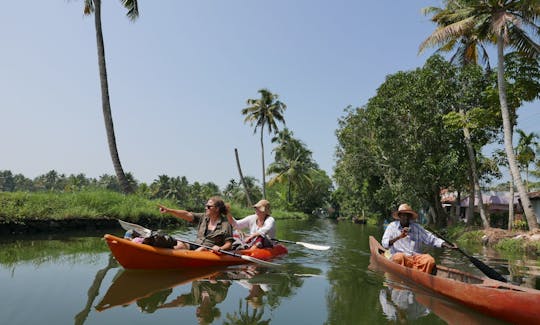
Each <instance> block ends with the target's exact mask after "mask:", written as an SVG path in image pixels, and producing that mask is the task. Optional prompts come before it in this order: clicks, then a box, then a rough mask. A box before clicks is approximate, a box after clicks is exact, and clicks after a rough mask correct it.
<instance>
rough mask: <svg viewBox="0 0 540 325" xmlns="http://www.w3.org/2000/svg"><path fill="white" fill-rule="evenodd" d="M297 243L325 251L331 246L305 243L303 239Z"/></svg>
mask: <svg viewBox="0 0 540 325" xmlns="http://www.w3.org/2000/svg"><path fill="white" fill-rule="evenodd" d="M296 244H298V245H302V246H304V247H305V248H309V249H315V250H318V251H325V250H328V249H330V246H324V245H315V244H310V243H304V242H301V241H298V242H296Z"/></svg>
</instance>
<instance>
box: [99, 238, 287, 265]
mask: <svg viewBox="0 0 540 325" xmlns="http://www.w3.org/2000/svg"><path fill="white" fill-rule="evenodd" d="M104 238H105V241H106V242H107V245H109V249H110V250H111V252H112V254H113V255H114V257H115V258H116V260H117V261H118V263H120V265H122V266H123V267H124V268H126V269H145V270H165V269H183V268H190V267H212V266H228V265H237V264H246V263H250V262H257V261H261V262H262V261H268V260H270V259H273V258H275V257H277V256H280V255H285V254H287V252H288V251H287V248H286V247H285V246H283V245H279V244H278V245H275V246H274V247H272V248H258V249H254V250H242V251H234V254H232V255H236V256H231V255H229V254H231V253H229V254H223V253H222V254H216V253H214V252H211V251H202V252H197V251H191V250H184V249H170V248H158V247H154V246H150V245H145V244H140V243H136V242H132V241H131V240H129V239H124V238H120V237H116V236H113V235H109V234H107V235H105V236H104Z"/></svg>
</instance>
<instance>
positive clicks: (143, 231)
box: [118, 220, 152, 238]
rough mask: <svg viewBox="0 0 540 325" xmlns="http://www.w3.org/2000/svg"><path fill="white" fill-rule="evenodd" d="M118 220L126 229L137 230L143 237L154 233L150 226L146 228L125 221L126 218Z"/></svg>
mask: <svg viewBox="0 0 540 325" xmlns="http://www.w3.org/2000/svg"><path fill="white" fill-rule="evenodd" d="M118 222H120V226H121V227H122V228H124V230H135V231H136V232H138V233H139V234H140V235H141V236H142V237H145V238H146V237H150V234H152V230H150V229H148V228H145V227H143V226H141V225H138V224H135V223H131V222H127V221H124V220H118Z"/></svg>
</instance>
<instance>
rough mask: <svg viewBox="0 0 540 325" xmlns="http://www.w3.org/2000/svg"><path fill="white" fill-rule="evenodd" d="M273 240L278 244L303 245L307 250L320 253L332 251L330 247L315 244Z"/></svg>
mask: <svg viewBox="0 0 540 325" xmlns="http://www.w3.org/2000/svg"><path fill="white" fill-rule="evenodd" d="M272 240H275V241H277V242H282V243H289V244H298V245H302V246H304V247H306V248H309V249H316V250H318V251H325V250H327V249H330V246H323V245H315V244H310V243H304V242H301V241H291V240H285V239H276V238H272Z"/></svg>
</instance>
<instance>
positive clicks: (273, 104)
mask: <svg viewBox="0 0 540 325" xmlns="http://www.w3.org/2000/svg"><path fill="white" fill-rule="evenodd" d="M258 92H259V94H261V97H260V98H257V99H248V100H247V104H248V105H249V106H248V107H246V108H244V109H242V115H245V119H244V123H246V122H249V123H250V125H251V126H255V128H254V130H253V133H257V129H259V128H260V131H261V160H262V180H263V181H262V189H263V198H266V176H265V175H266V167H265V164H264V139H263V134H264V132H263V131H264V127H265V126H266V127H267V129H268V133H270V134H275V133H277V132H278V131H279V129H278V126H277V123H278V122H281V123H284V124H285V118H284V117H283V113H284V111H285V109H287V106H286V105H285V104H284V103H282V102H281V101H279V100H278V97H279V96H278V95H277V94H273V93H271V92H270V91H269V90H268V89H260V90H259V91H258Z"/></svg>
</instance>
